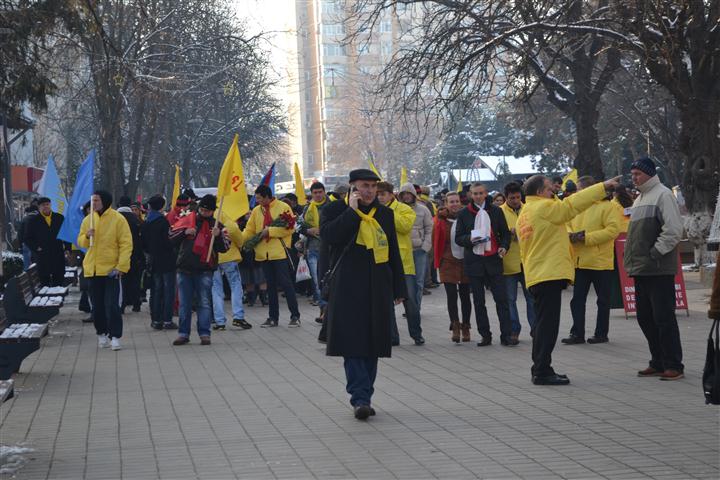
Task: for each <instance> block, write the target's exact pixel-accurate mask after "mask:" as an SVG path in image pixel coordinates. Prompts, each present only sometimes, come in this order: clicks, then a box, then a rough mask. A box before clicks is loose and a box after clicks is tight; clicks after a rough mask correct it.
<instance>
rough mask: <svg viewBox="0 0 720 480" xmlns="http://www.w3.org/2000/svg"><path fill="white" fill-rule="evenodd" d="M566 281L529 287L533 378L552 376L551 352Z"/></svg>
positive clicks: (558, 327) (555, 336) (555, 340)
mask: <svg viewBox="0 0 720 480" xmlns="http://www.w3.org/2000/svg"><path fill="white" fill-rule="evenodd" d="M567 283H568V282H567V280H552V281H549V282H541V283H537V284H535V285H533V286H532V287H530V293H532V295H533V298H534V299H535V322H536V323H535V336H534V337H533V346H532V361H533V365H532V368H531V369H530V372H531V374H532V375H533V376H538V377H545V376H548V375H553V374H554V373H555V370H553V368H552V366H551V363H552V352H553V350H554V349H555V342H557V337H558V330H559V329H560V305H561V302H562V291H563V289H564V288H565V287H566V286H567Z"/></svg>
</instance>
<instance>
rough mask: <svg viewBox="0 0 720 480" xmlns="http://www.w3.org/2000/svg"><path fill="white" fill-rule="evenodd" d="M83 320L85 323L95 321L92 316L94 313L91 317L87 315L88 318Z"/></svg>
mask: <svg viewBox="0 0 720 480" xmlns="http://www.w3.org/2000/svg"><path fill="white" fill-rule="evenodd" d="M82 322H83V323H93V322H94V320H93V318H92V315H91V316H89V317H87V318H83V319H82Z"/></svg>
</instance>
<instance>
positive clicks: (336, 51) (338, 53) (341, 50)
mask: <svg viewBox="0 0 720 480" xmlns="http://www.w3.org/2000/svg"><path fill="white" fill-rule="evenodd" d="M344 55H345V47H344V46H343V45H338V44H337V43H323V56H324V57H342V56H344Z"/></svg>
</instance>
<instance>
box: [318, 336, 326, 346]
mask: <svg viewBox="0 0 720 480" xmlns="http://www.w3.org/2000/svg"><path fill="white" fill-rule="evenodd" d="M318 343H322V344H323V345H327V338H318Z"/></svg>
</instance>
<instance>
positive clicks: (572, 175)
mask: <svg viewBox="0 0 720 480" xmlns="http://www.w3.org/2000/svg"><path fill="white" fill-rule="evenodd" d="M568 180H572V181H573V183H574V184H575V185H577V182H578V171H577V168H573V169H572V170H570V173H568V174H567V175H565V178H563V184H562V189H563V190H565V186H566V185H567V182H568Z"/></svg>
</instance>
